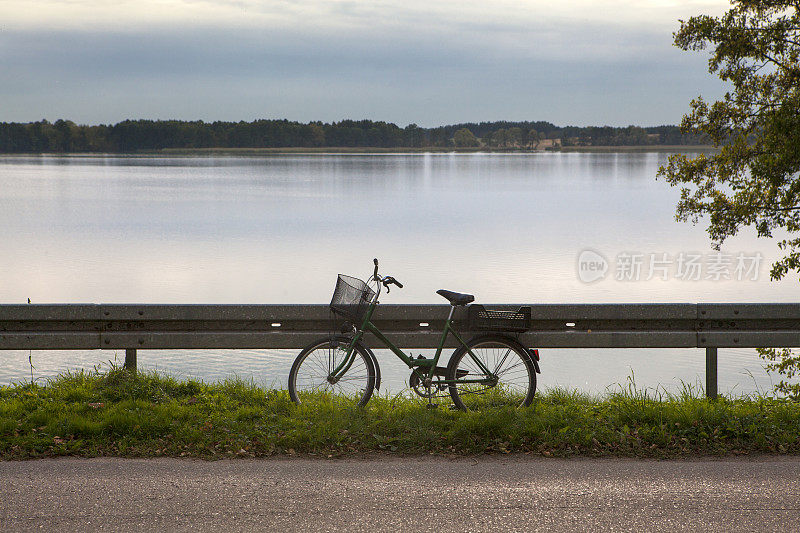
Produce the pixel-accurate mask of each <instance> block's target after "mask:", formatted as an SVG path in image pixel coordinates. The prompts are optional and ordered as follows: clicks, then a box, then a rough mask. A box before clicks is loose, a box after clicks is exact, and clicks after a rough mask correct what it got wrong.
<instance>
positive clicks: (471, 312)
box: [468, 304, 531, 332]
mask: <svg viewBox="0 0 800 533" xmlns="http://www.w3.org/2000/svg"><path fill="white" fill-rule="evenodd" d="M468 318H469V325H470V329H473V330H475V329H481V330H488V331H516V332H523V331H528V330H529V329H530V328H531V308H530V307H527V306H526V307H520V308H519V309H518V310H516V311H496V310H492V309H486V308H485V307H483V306H482V305H478V304H473V305H470V306H469V309H468Z"/></svg>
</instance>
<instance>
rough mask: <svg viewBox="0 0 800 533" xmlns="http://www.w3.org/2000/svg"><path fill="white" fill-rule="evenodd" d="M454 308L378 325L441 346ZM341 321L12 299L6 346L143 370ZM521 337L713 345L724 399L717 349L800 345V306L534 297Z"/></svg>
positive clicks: (1, 309) (293, 342)
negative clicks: (176, 356)
mask: <svg viewBox="0 0 800 533" xmlns="http://www.w3.org/2000/svg"><path fill="white" fill-rule="evenodd" d="M486 307H487V308H490V309H506V310H516V309H517V308H518V307H519V305H507V304H503V305H490V304H486ZM449 310H450V306H449V305H446V304H445V305H392V304H384V305H381V306H380V307H379V308H378V311H376V314H375V317H374V322H375V324H376V325H377V326H378V327H379V328H380V329H381V330H382V331H384V332H386V333H387V334H388V335H389V336H390V337H391V338H392V340H393V341H394V342H395V343H396V344H397V345H398V346H402V347H405V348H431V347H434V346H436V345H437V344H438V340H439V335H440V332H441V330H442V327H443V326H444V322H445V320H446V318H447V314H448V312H449ZM466 318H467V314H466V308H463V307H462V308H458V309H457V311H456V314H455V315H454V319H455V321H456V322H455V326H456V328H457V329H458V330H459V331H463V332H468V331H469V328H468V327H467V321H466ZM337 322H338V321H337V320H336V319H335V318H334V317H333V316H332V314H331V312H330V310H329V309H328V306H327V305H157V304H141V305H140V304H56V305H41V304H34V305H25V304H22V305H8V304H3V305H0V350H96V349H125V350H126V358H125V364H126V366H128V367H133V368H135V366H136V350H137V349H148V350H154V349H237V348H301V347H303V346H305V345H307V344H309V343H310V342H312V341H313V340H315V339H317V338H319V337H321V336H324V335H329V334H331V333H333V332H336V331H337V326H336V324H337ZM520 339H521V341H522V342H523V343H524V344H525V345H527V346H531V347H537V348H705V349H706V393H707V395H708V396H711V397H714V396H716V394H717V348H728V347H741V348H759V347H798V346H800V303H798V304H795V303H789V304H774V303H767V304H760V303H751V304H534V305H531V329H530V330H529V331H528V332H526V333H523V334H521V335H520ZM366 342H367V344H368V345H372V346H373V347H377V346H376V345H375V343H374V342H373V340H372V339H370V338H367V339H366ZM451 342H452V340H451ZM449 347H455V345H453V344H451V345H450V346H449Z"/></svg>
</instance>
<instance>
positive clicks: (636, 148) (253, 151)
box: [0, 144, 717, 158]
mask: <svg viewBox="0 0 800 533" xmlns="http://www.w3.org/2000/svg"><path fill="white" fill-rule="evenodd" d="M714 150H717V148H715V147H713V146H711V145H688V144H687V145H633V146H565V147H562V148H560V149H559V150H521V149H486V148H485V147H484V148H452V147H430V146H429V147H424V148H423V147H420V148H416V147H406V148H377V147H349V146H340V147H319V148H307V147H284V148H164V149H161V150H139V151H136V152H107V153H97V152H65V153H58V152H41V153H38V152H19V153H3V154H0V158H2V157H15V156H34V155H39V156H48V157H108V156H114V157H131V156H133V157H135V156H143V157H147V156H162V157H163V156H167V157H169V156H213V155H240V156H259V155H327V154H353V155H358V154H425V153H435V154H446V153H465V154H477V153H484V154H547V153H554V152H586V153H631V152H655V153H663V152H668V153H675V152H678V153H679V152H707V151H714Z"/></svg>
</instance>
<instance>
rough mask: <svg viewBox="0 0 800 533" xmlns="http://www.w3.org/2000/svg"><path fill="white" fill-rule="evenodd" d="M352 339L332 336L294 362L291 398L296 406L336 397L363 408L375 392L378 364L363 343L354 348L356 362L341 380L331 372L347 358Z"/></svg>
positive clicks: (290, 375)
mask: <svg viewBox="0 0 800 533" xmlns="http://www.w3.org/2000/svg"><path fill="white" fill-rule="evenodd" d="M349 342H350V341H349V339H347V338H345V337H332V338H331V337H328V338H324V339H320V340H318V341H315V342H313V343H312V344H310V345H309V346H307V347H306V348H304V349H303V351H301V352H300V354H299V355H298V356H297V358H296V359H295V360H294V364H293V365H292V369H291V371H290V372H289V397H290V398H291V399H292V401H293V402H295V403H301V402H302V401H303V400H304V399H312V398H324V397H335V398H339V399H349V400H352V401H354V402H355V403H356V404H357V405H360V406H363V405H366V403H367V402H368V401H369V399H370V397H371V396H372V392H373V390H374V389H375V375H376V371H375V365H373V363H372V358H371V357H370V355H369V352H367V350H366V348H364V347H363V346H362V345H361V344H356V346H355V347H354V349H353V350H354V352H355V361H353V364H352V366H351V367H350V368H349V369H348V370H347V372H346V373H345V374H344V375H343V376H341V377H340V378H339V379H338V380H333V379H331V373H332V372H333V370H335V369H336V367H337V366H339V364H341V362H342V361H344V360H345V359H346V357H347V346H348V344H349Z"/></svg>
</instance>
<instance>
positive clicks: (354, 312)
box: [330, 274, 375, 325]
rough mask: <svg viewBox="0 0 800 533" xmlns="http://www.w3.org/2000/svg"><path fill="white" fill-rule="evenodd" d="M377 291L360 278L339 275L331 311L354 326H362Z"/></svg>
mask: <svg viewBox="0 0 800 533" xmlns="http://www.w3.org/2000/svg"><path fill="white" fill-rule="evenodd" d="M374 297H375V291H374V290H372V288H370V286H369V285H368V284H367V283H365V282H363V281H361V280H360V279H358V278H354V277H351V276H345V275H344V274H339V277H338V278H337V280H336V289H335V290H334V291H333V298H332V299H331V306H330V307H331V310H332V311H333V312H334V313H336V314H338V315H342V316H343V317H345V318H347V319H348V320H351V321H353V323H354V324H356V325H358V324H361V322H363V320H364V316H365V315H366V314H367V310H368V309H369V304H370V303H371V302H372V299H373V298H374Z"/></svg>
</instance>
